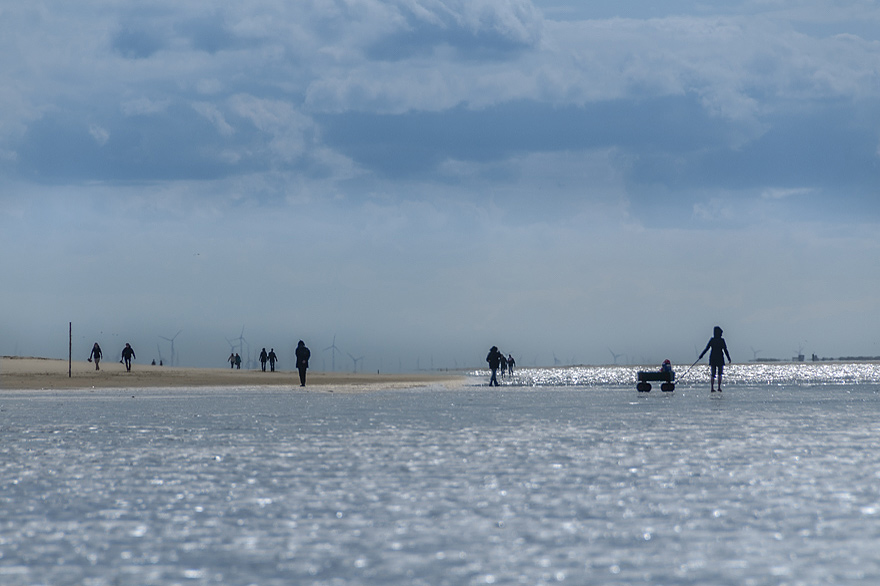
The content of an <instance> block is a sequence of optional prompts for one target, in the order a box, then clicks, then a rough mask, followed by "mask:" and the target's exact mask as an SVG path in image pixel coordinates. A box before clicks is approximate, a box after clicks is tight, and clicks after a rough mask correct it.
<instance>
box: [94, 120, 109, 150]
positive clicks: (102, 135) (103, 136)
mask: <svg viewBox="0 0 880 586" xmlns="http://www.w3.org/2000/svg"><path fill="white" fill-rule="evenodd" d="M89 134H90V135H91V137H92V138H94V139H95V142H96V143H98V144H99V145H101V146H104V145H105V144H107V141H108V140H110V133H109V132H107V130H106V129H104V128H101V127H100V126H98V125H97V124H90V125H89Z"/></svg>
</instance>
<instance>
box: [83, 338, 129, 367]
mask: <svg viewBox="0 0 880 586" xmlns="http://www.w3.org/2000/svg"><path fill="white" fill-rule="evenodd" d="M103 357H104V352H103V351H102V350H101V346H100V345H99V344H98V343H97V342H95V345H94V346H92V351H91V352H90V353H89V358H88V360H89V362H94V363H95V370H101V359H102V358H103ZM132 358H137V356H135V354H134V348H132V347H131V344H129V343H128V342H126V343H125V348H123V349H122V357H121V358H120V360H119V362H121V363H122V364H124V365H125V370H127V371H129V372H131V360H132Z"/></svg>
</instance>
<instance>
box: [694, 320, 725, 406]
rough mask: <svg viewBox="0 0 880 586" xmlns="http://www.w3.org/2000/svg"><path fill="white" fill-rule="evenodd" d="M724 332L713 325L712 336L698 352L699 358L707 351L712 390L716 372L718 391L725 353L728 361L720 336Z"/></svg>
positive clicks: (713, 390) (713, 389) (719, 390)
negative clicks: (710, 369)
mask: <svg viewBox="0 0 880 586" xmlns="http://www.w3.org/2000/svg"><path fill="white" fill-rule="evenodd" d="M723 333H724V332H723V331H722V330H721V328H719V327H718V326H715V330H714V332H713V334H714V335H713V336H712V337H711V338H710V339H709V343H708V344H706V348H705V349H704V350H703V351H702V352H701V353H700V358H702V357H703V355H704V354H705V353H706V352H709V350H711V352H709V366H710V367H711V368H712V383H711V389H712V392H713V393H714V392H715V373H716V372H717V373H718V392H719V393H720V392H721V378H722V377H723V376H724V355H725V354H726V355H727V362H730V352H728V351H727V342H725V341H724V338H722V337H721V334H723Z"/></svg>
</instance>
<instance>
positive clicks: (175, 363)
mask: <svg viewBox="0 0 880 586" xmlns="http://www.w3.org/2000/svg"><path fill="white" fill-rule="evenodd" d="M182 331H183V330H177V333H176V334H174V336H172V337H171V338H166V337H165V336H159V337H160V338H162V339H163V340H166V341H168V342H171V366H180V365H179V363H178V362H179V361H178V360H177V353H176V352H175V351H174V340H175V338H177V336H179V335H180V332H182ZM159 360H162V357H161V356H160V357H159Z"/></svg>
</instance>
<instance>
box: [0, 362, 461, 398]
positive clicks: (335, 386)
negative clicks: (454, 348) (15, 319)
mask: <svg viewBox="0 0 880 586" xmlns="http://www.w3.org/2000/svg"><path fill="white" fill-rule="evenodd" d="M70 366H71V368H70V376H68V362H67V361H66V360H58V359H52V358H18V357H9V356H3V357H0V389H83V388H92V387H94V388H150V387H160V388H167V387H249V386H272V387H295V388H296V389H297V390H299V389H300V386H299V375H298V374H297V373H296V371H293V372H291V371H277V372H262V371H260V370H233V369H231V368H182V367H168V366H152V365H139V364H135V365H133V366H132V369H131V372H127V371H126V370H125V367H124V366H123V365H122V364H121V363H119V362H113V361H104V362H101V370H98V371H96V370H95V365H94V363H90V362H85V361H75V362H73V363H72V364H71V365H70ZM463 379H464V376H463V375H462V374H460V373H454V372H453V373H409V374H379V373H340V372H317V371H311V370H310V371H309V375H308V382H307V384H308V386H307V387H306V389H307V390H308V389H309V388H310V387H314V390H371V389H381V388H398V387H417V386H424V385H430V384H444V385H455V384H458V383H460V382H461V381H463Z"/></svg>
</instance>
